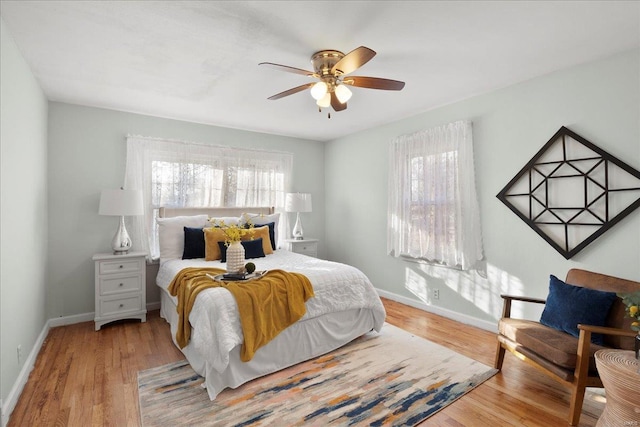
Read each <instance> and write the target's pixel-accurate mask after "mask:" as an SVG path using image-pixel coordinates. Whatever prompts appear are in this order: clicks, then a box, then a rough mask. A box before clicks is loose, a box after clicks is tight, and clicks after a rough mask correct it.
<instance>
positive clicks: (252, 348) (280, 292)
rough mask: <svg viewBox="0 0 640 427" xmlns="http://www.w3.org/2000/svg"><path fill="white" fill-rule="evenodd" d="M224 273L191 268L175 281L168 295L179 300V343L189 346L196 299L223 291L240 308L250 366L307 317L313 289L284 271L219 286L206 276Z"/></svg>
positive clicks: (242, 356)
mask: <svg viewBox="0 0 640 427" xmlns="http://www.w3.org/2000/svg"><path fill="white" fill-rule="evenodd" d="M224 272H225V271H224V270H221V269H218V268H196V267H188V268H185V269H183V270H181V271H180V272H179V273H178V274H177V275H176V277H175V278H174V279H173V281H172V282H171V284H170V285H169V293H171V295H173V296H177V297H178V308H177V310H178V331H177V332H176V341H177V342H178V345H179V346H180V348H184V347H185V346H186V345H187V344H188V343H189V339H190V337H191V325H190V324H189V314H190V313H191V309H192V308H193V304H194V302H195V300H196V296H197V295H198V294H199V293H200V292H201V291H203V290H205V289H208V288H216V287H223V288H225V289H227V290H228V291H229V292H231V294H232V295H233V296H234V297H235V299H236V303H237V304H238V311H239V312H240V323H241V326H242V333H243V335H244V343H243V344H242V349H241V350H240V360H242V361H243V362H248V361H249V360H251V358H253V355H254V354H255V352H256V351H257V350H258V349H259V348H260V347H262V346H263V345H265V344H267V343H268V342H269V341H271V340H272V339H273V338H275V337H276V336H277V335H278V334H279V333H280V332H282V331H283V330H284V329H286V328H287V327H289V326H291V325H292V324H294V323H295V322H297V321H298V320H300V319H301V318H302V316H304V314H305V313H306V311H307V309H306V307H305V305H304V303H305V302H306V301H307V300H308V299H309V298H311V297H313V296H314V294H313V287H312V286H311V282H310V281H309V279H308V278H307V277H306V276H304V275H303V274H300V273H291V272H287V271H284V270H271V271H269V272H267V274H265V275H264V276H262V277H261V278H259V279H255V280H250V281H246V282H243V281H238V282H216V281H214V280H212V279H210V278H209V277H207V276H206V275H207V274H210V275H212V276H215V275H218V274H222V273H224Z"/></svg>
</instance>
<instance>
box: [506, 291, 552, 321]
mask: <svg viewBox="0 0 640 427" xmlns="http://www.w3.org/2000/svg"><path fill="white" fill-rule="evenodd" d="M500 297H502V299H503V300H504V306H503V307H502V317H503V318H506V317H507V318H508V317H511V302H512V301H522V302H533V303H536V304H544V303H546V302H547V301H546V300H543V299H540V298H530V297H521V296H517V295H506V294H502V295H500Z"/></svg>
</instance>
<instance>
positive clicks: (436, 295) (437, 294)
mask: <svg viewBox="0 0 640 427" xmlns="http://www.w3.org/2000/svg"><path fill="white" fill-rule="evenodd" d="M433 299H440V289H434V290H433Z"/></svg>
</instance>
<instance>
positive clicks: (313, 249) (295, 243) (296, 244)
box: [285, 239, 318, 258]
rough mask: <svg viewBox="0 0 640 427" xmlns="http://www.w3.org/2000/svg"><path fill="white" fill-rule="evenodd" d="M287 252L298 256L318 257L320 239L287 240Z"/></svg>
mask: <svg viewBox="0 0 640 427" xmlns="http://www.w3.org/2000/svg"><path fill="white" fill-rule="evenodd" d="M285 242H286V244H287V250H289V251H291V252H295V253H297V254H302V255H309V256H312V257H315V258H317V257H318V239H303V240H296V239H286V240H285Z"/></svg>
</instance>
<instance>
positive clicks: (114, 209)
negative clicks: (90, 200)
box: [98, 190, 144, 216]
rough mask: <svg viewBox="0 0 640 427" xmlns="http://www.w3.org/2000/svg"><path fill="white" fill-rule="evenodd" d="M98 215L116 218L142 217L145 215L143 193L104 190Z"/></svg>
mask: <svg viewBox="0 0 640 427" xmlns="http://www.w3.org/2000/svg"><path fill="white" fill-rule="evenodd" d="M98 213H99V214H100V215H115V216H130V215H142V214H144V206H143V203H142V191H140V190H102V194H101V195H100V208H99V210H98Z"/></svg>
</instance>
